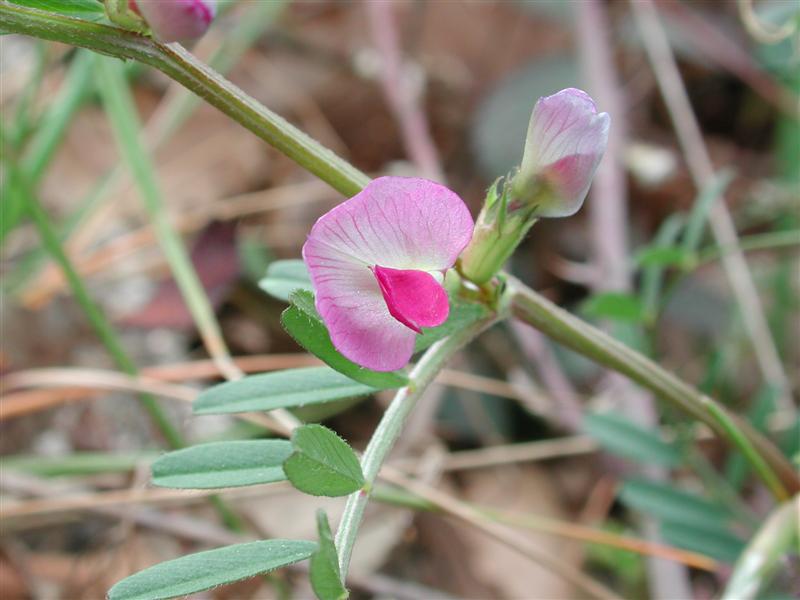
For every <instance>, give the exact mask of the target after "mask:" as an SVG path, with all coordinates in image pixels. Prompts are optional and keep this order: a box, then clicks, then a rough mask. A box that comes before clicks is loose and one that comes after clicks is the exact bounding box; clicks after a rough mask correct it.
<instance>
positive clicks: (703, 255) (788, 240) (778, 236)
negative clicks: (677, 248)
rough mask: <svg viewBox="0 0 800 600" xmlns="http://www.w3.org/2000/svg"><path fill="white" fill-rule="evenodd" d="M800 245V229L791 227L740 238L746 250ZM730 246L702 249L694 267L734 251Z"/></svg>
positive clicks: (743, 248)
mask: <svg viewBox="0 0 800 600" xmlns="http://www.w3.org/2000/svg"><path fill="white" fill-rule="evenodd" d="M791 246H800V230H797V229H789V230H786V231H772V232H769V233H758V234H754V235H747V236H743V237H740V238H739V248H740V249H741V250H742V251H744V252H749V251H751V250H775V249H778V248H788V247H791ZM732 251H733V249H731V248H728V247H724V246H723V247H714V248H709V249H708V250H704V251H701V252H700V254H699V256H698V257H697V262H696V263H695V265H693V266H694V267H699V266H701V265H704V264H706V263H709V262H713V261H715V260H718V259H720V258H721V257H722V256H723V255H724V254H727V253H730V252H732Z"/></svg>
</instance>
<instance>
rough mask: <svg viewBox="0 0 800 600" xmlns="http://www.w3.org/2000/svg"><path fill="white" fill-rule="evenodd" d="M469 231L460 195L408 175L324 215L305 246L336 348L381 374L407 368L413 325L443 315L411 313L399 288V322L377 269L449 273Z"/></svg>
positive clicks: (379, 182)
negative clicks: (401, 319) (386, 298)
mask: <svg viewBox="0 0 800 600" xmlns="http://www.w3.org/2000/svg"><path fill="white" fill-rule="evenodd" d="M472 229H473V221H472V216H471V215H470V213H469V210H468V209H467V207H466V205H465V204H464V202H463V201H462V200H461V198H459V197H458V195H456V194H455V193H454V192H452V191H450V190H449V189H447V188H446V187H444V186H443V185H440V184H438V183H434V182H432V181H426V180H424V179H415V178H405V177H380V178H378V179H375V180H374V181H372V182H371V183H370V184H369V185H367V186H366V187H365V188H364V189H363V190H362V191H361V192H360V193H358V194H356V195H355V196H354V197H352V198H350V199H349V200H347V201H345V202H343V203H342V204H340V205H339V206H337V207H336V208H334V209H333V210H331V211H330V212H328V213H327V214H325V215H323V216H322V217H320V219H319V220H318V221H317V222H316V223H315V224H314V227H313V228H312V229H311V233H310V234H309V236H308V240H307V241H306V243H305V244H304V246H303V260H304V261H305V263H306V265H307V266H308V271H309V274H310V275H311V282H312V284H313V286H314V292H315V294H316V305H317V310H318V311H319V314H320V315H321V316H322V319H323V321H324V322H325V325H326V326H327V328H328V331H329V332H330V335H331V341H332V342H333V345H334V346H335V347H336V349H337V350H339V352H341V353H342V354H344V355H345V356H346V357H347V358H349V359H350V360H352V361H353V362H355V363H358V364H359V365H361V366H363V367H367V368H369V369H373V370H376V371H392V370H395V369H399V368H401V367H403V366H405V365H406V363H408V361H409V360H410V358H411V354H412V353H413V351H414V339H415V337H416V334H415V333H414V331H413V330H412V329H411V328H410V325H408V323H413V324H414V325H415V326H416V327H417V328H419V327H426V326H428V325H427V323H429V322H431V320H435V318H438V317H437V315H435V314H434V315H424V314H420V313H419V311H417V310H412V308H411V307H409V306H408V305H407V302H406V296H405V295H404V294H405V293H404V292H397V291H395V293H396V294H399V295H398V300H396V301H393V308H392V310H394V311H395V313H396V314H399V315H402V318H403V319H406V321H408V323H404V322H401V321H400V320H398V319H399V317H398V318H395V316H393V313H392V312H390V308H389V306H388V305H387V300H385V299H384V293H383V292H382V291H381V286H380V285H379V283H378V280H377V279H376V275H374V274H373V272H372V269H374V268H375V267H376V266H377V265H380V266H381V267H382V268H384V269H394V270H400V271H405V270H414V271H427V272H428V273H433V272H441V271H444V270H445V269H448V268H450V267H452V266H453V263H455V260H456V258H457V257H458V255H459V254H460V253H461V251H462V250H463V249H464V247H465V246H466V245H467V243H468V242H469V240H470V238H471V237H472ZM431 279H433V278H432V277H431ZM394 287H397V288H398V290H400V288H401V287H403V286H399V285H398V284H397V283H396V282H395V283H394V284H393V285H391V286H390V290H394ZM437 305H438V303H437ZM445 318H446V314H445ZM420 319H421V320H420Z"/></svg>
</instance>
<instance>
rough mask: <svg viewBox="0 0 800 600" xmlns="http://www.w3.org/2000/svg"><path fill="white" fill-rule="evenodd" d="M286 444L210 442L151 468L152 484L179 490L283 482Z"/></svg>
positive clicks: (179, 452)
mask: <svg viewBox="0 0 800 600" xmlns="http://www.w3.org/2000/svg"><path fill="white" fill-rule="evenodd" d="M291 453H292V444H291V443H290V442H288V441H287V440H245V441H233V442H211V443H208V444H199V445H197V446H192V447H191V448H184V449H182V450H176V451H175V452H170V453H168V454H165V455H163V456H161V457H160V458H158V459H157V460H156V461H155V462H153V465H152V471H153V483H154V484H155V485H158V486H161V487H168V488H180V489H212V488H225V487H239V486H244V485H257V484H260V483H272V482H274V481H283V480H285V479H286V475H285V474H284V472H283V462H284V461H285V460H286V459H287V458H288V457H289V455H290V454H291Z"/></svg>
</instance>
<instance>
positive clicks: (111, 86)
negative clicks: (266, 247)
mask: <svg viewBox="0 0 800 600" xmlns="http://www.w3.org/2000/svg"><path fill="white" fill-rule="evenodd" d="M96 59H97V60H96V61H95V65H96V68H97V76H98V88H99V89H100V93H101V96H102V98H103V103H104V105H105V107H106V111H107V113H108V116H109V119H110V120H111V124H112V126H113V129H114V132H115V134H116V136H117V140H118V142H119V143H118V146H119V148H120V151H121V152H122V154H123V157H124V158H125V159H126V161H127V163H128V167H129V168H130V170H131V173H132V175H133V179H134V181H135V182H136V184H137V185H138V187H139V191H140V192H141V196H142V199H143V200H144V205H145V209H146V210H147V213H148V215H149V217H150V219H151V222H152V223H153V227H154V228H155V231H156V236H157V238H158V241H159V244H160V245H161V248H162V250H163V252H164V255H165V257H166V259H167V263H168V264H169V266H170V270H171V271H172V274H173V276H174V277H175V281H176V283H177V284H178V288H179V289H180V291H181V294H182V295H183V298H184V300H185V301H186V304H187V306H188V308H189V312H190V313H191V315H192V318H193V319H194V321H195V323H196V324H197V328H198V330H199V331H200V335H201V336H202V337H203V341H204V344H205V346H206V348H207V349H208V352H209V354H210V355H211V357H212V358H214V359H215V361H216V362H217V364H218V366H219V367H220V369H221V370H222V372H223V373H224V374H225V375H226V377H228V378H229V379H231V378H232V379H236V378H238V377H240V376H241V374H240V373H239V371H238V369H236V367H235V365H234V364H233V361H232V360H231V358H230V354H229V353H228V349H227V347H226V346H225V342H224V339H223V337H222V331H221V329H220V326H219V323H218V322H217V319H216V316H215V314H214V309H213V308H212V306H211V302H210V301H209V299H208V296H207V295H206V292H205V290H204V289H203V285H202V283H201V282H200V279H199V277H198V276H197V272H196V271H195V269H194V266H193V265H192V262H191V259H190V258H189V254H188V252H187V251H186V248H185V247H184V245H183V241H182V240H181V238H180V236H179V235H178V234H177V233H176V232H175V230H174V229H173V227H172V224H171V223H170V221H169V216H168V214H167V210H166V207H165V205H164V202H163V199H162V196H161V192H160V190H159V189H158V183H157V182H156V176H155V172H154V169H153V165H152V163H151V162H150V158H149V156H148V154H147V152H145V150H144V148H143V147H142V144H141V141H140V139H139V123H138V119H137V117H136V115H137V113H136V106H135V105H134V103H133V98H132V97H131V95H130V91H129V89H128V84H127V81H126V80H125V75H124V74H123V72H122V70H121V68H120V67H121V64H119V63H116V62H115V61H112V59H109V58H106V57H103V56H97V57H96Z"/></svg>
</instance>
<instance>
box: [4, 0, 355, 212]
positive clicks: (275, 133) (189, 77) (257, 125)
mask: <svg viewBox="0 0 800 600" xmlns="http://www.w3.org/2000/svg"><path fill="white" fill-rule="evenodd" d="M0 30H2V31H7V32H10V33H22V34H26V35H31V36H33V37H37V38H41V39H46V40H51V41H55V42H63V43H66V44H71V45H73V46H79V47H82V48H88V49H90V50H94V51H96V52H100V53H102V54H106V55H109V56H114V57H116V58H132V59H135V60H138V61H140V62H142V63H145V64H148V65H150V66H152V67H155V68H156V69H158V70H160V71H162V72H164V73H165V74H166V75H168V76H169V77H171V78H172V79H174V80H175V81H177V82H178V83H180V84H182V85H183V86H184V87H186V88H188V89H189V90H191V91H193V92H194V93H195V94H197V95H198V96H200V97H201V98H203V99H205V100H206V101H207V102H208V103H209V104H211V105H212V106H215V107H216V108H218V109H219V110H221V111H222V112H223V113H225V114H227V115H228V116H229V117H231V118H232V119H233V120H235V121H236V122H238V123H240V124H241V125H243V126H244V127H246V128H247V129H249V130H250V131H252V132H253V133H254V134H256V135H257V136H258V137H260V138H261V139H263V140H264V141H266V142H267V143H268V144H270V145H272V146H274V147H275V148H276V149H277V150H279V151H280V152H281V153H283V154H284V155H286V156H288V157H289V158H291V159H292V160H294V161H295V162H296V163H297V164H298V165H300V166H301V167H303V168H304V169H306V170H307V171H309V172H311V173H313V174H314V175H316V176H317V177H319V178H320V179H322V180H323V181H325V182H327V183H328V184H330V185H331V187H333V188H334V189H336V190H338V191H339V192H341V193H342V194H344V195H345V196H353V195H355V194H356V193H358V192H359V191H360V190H361V189H362V188H363V187H364V186H365V185H366V184H367V183H369V177H367V176H366V175H365V174H364V173H362V172H361V171H359V170H358V169H356V168H355V167H353V166H352V165H350V164H349V163H348V162H347V161H345V160H343V159H342V158H341V157H339V156H337V155H336V154H334V153H333V152H331V151H330V150H328V149H327V148H325V147H323V146H322V145H320V144H319V143H318V142H317V141H315V140H314V139H312V138H311V137H309V136H308V135H306V134H305V133H303V132H302V131H300V130H299V129H297V128H296V127H294V126H293V125H291V124H290V123H289V122H288V121H286V120H285V119H283V118H282V117H280V116H279V115H277V114H275V113H274V112H272V111H270V110H268V109H267V108H266V107H264V106H263V105H262V104H260V103H259V102H257V101H256V100H254V99H253V98H252V97H250V96H248V95H247V94H245V93H244V92H243V91H242V90H241V89H239V88H238V87H237V86H235V85H234V84H233V83H231V82H230V81H228V80H227V79H225V78H224V77H222V76H221V75H219V74H218V73H216V72H214V71H213V70H211V69H210V68H209V67H208V66H206V65H205V64H203V63H202V62H201V61H199V60H197V59H196V58H195V57H194V56H192V54H191V53H189V52H187V51H186V50H185V49H184V48H183V47H181V46H180V45H178V44H169V45H165V44H159V43H158V42H156V41H154V40H152V39H150V38H147V37H145V36H142V35H139V34H137V33H133V32H131V31H126V30H124V29H120V28H118V27H111V26H108V25H103V24H100V23H92V22H89V21H82V20H80V19H73V18H70V17H66V16H63V15H58V14H53V13H49V12H44V11H41V10H36V9H32V8H25V7H21V6H16V5H13V4H8V3H0Z"/></svg>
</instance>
